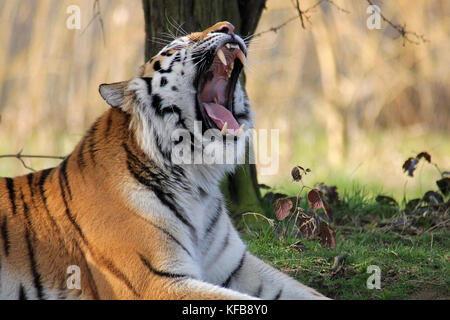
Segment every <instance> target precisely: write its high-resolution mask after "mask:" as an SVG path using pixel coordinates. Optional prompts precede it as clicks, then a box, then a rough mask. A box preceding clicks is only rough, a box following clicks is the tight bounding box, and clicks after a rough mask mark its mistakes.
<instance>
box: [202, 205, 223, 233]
mask: <svg viewBox="0 0 450 320" xmlns="http://www.w3.org/2000/svg"><path fill="white" fill-rule="evenodd" d="M222 209H223V208H222V201H220V200H219V201H218V205H217V209H216V214H215V215H214V217H213V218H212V220H211V222H210V223H209V225H208V227H207V228H206V235H208V234H209V233H210V232H211V231H213V229H214V227H215V226H216V224H217V221H219V218H220V216H221V215H222V212H223V210H222Z"/></svg>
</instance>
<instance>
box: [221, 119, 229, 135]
mask: <svg viewBox="0 0 450 320" xmlns="http://www.w3.org/2000/svg"><path fill="white" fill-rule="evenodd" d="M227 129H228V123H226V122H225V123H224V125H223V127H222V131H221V132H222V135H223V136H225V135H226V134H227V131H228V130H227Z"/></svg>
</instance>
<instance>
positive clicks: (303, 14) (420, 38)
mask: <svg viewBox="0 0 450 320" xmlns="http://www.w3.org/2000/svg"><path fill="white" fill-rule="evenodd" d="M291 1H292V4H293V6H294V8H295V10H296V11H297V15H296V16H294V17H291V18H289V19H287V20H286V21H284V22H283V23H281V24H279V25H277V26H275V27H271V28H269V29H267V30H264V31H261V32H258V33H255V34H253V35H251V36H249V37H247V38H246V40H248V39H253V38H257V37H259V36H261V35H263V34H266V33H268V32H275V33H277V32H278V31H279V30H280V29H281V28H283V27H285V26H286V25H287V24H289V23H291V22H292V21H294V20H297V19H298V18H299V19H300V23H301V26H302V28H303V29H306V27H305V21H307V22H309V23H311V20H310V16H308V15H307V13H308V12H310V11H312V10H313V9H315V8H316V7H317V6H319V5H320V4H321V3H322V2H324V1H325V2H327V3H329V4H330V5H333V6H334V7H335V8H336V9H337V10H339V11H341V12H344V13H350V11H348V10H346V9H344V8H342V7H340V6H338V5H337V4H336V3H335V2H334V1H333V0H319V1H318V2H316V3H315V4H314V5H312V6H311V7H309V8H308V9H306V10H302V9H301V8H300V0H291ZM366 1H367V2H368V3H369V4H370V5H374V3H373V2H372V0H366ZM379 14H380V17H381V19H382V20H383V21H385V22H386V23H388V24H389V25H390V26H391V27H392V28H394V30H396V31H397V32H398V33H399V34H400V36H401V37H402V38H403V45H405V43H406V42H410V43H413V44H416V45H418V44H419V43H420V42H422V43H425V42H429V40H428V39H426V38H425V36H424V35H422V34H418V33H417V32H414V31H410V30H407V29H406V25H403V26H402V25H399V24H395V23H393V22H392V21H391V20H389V19H388V18H386V16H384V15H383V14H382V13H381V12H379Z"/></svg>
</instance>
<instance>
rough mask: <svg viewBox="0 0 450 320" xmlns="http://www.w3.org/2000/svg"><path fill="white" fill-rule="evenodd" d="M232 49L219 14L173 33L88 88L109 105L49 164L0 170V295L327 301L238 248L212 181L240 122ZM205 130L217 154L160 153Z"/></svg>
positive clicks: (245, 135) (223, 167)
mask: <svg viewBox="0 0 450 320" xmlns="http://www.w3.org/2000/svg"><path fill="white" fill-rule="evenodd" d="M246 59H247V45H246V43H245V41H244V40H243V39H242V38H241V37H240V36H238V35H237V34H235V33H234V26H233V25H232V24H231V23H229V22H218V23H216V24H215V25H213V26H212V27H210V28H208V29H206V30H204V31H201V32H195V33H191V34H186V35H183V36H181V37H178V38H176V39H175V40H173V41H172V42H170V43H169V44H168V45H166V46H165V47H164V48H163V49H162V50H161V51H159V53H158V54H157V55H156V56H154V57H153V58H152V59H150V60H149V61H148V62H146V63H145V64H144V65H143V66H142V67H140V68H139V71H138V72H137V76H136V77H134V78H132V79H131V80H128V81H122V82H116V83H109V84H102V85H100V87H99V93H100V95H101V97H102V98H103V99H104V100H105V101H106V103H107V104H108V105H109V106H110V108H109V109H108V110H107V111H106V112H105V113H104V114H103V115H101V116H100V117H99V118H98V119H97V120H96V121H95V123H94V124H93V125H92V126H91V127H90V129H89V130H88V131H87V133H86V134H85V136H84V137H83V138H82V139H81V141H80V142H79V143H78V144H77V146H76V147H75V149H74V150H73V152H72V153H71V154H70V155H68V156H67V157H65V158H64V160H62V162H61V163H60V164H59V165H58V166H56V167H54V168H49V169H46V170H42V171H38V172H32V173H30V174H28V175H24V176H19V177H15V178H0V298H1V299H30V300H31V299H33V300H37V299H106V300H113V299H114V300H115V299H124V300H134V299H151V300H179V299H193V300H203V299H210V300H222V299H226V300H247V299H267V300H269V299H327V298H326V297H325V296H323V295H322V294H320V293H318V292H317V291H315V290H314V289H312V288H310V287H308V286H306V285H304V284H301V283H300V282H298V281H297V280H295V279H293V278H291V277H289V276H288V275H286V274H285V273H283V272H281V271H279V270H277V269H276V268H274V267H272V266H270V265H269V264H267V263H265V262H263V261H262V260H260V259H259V258H257V257H256V256H255V255H253V254H252V253H250V252H249V251H248V250H247V247H246V245H245V243H244V242H243V240H242V239H241V238H240V236H239V233H238V231H237V229H236V228H235V226H234V224H233V222H232V220H231V218H230V217H229V215H228V212H227V208H226V205H225V201H224V197H223V195H222V193H221V191H220V181H221V180H222V178H223V177H224V175H226V174H227V173H230V172H233V170H234V169H235V167H236V165H237V163H238V162H237V160H238V159H242V157H243V156H245V146H246V141H247V142H248V139H249V137H250V136H251V130H250V129H251V128H253V127H254V125H253V118H254V115H253V111H252V110H251V109H250V103H249V101H248V98H247V95H246V93H245V91H244V89H243V87H242V85H241V80H240V76H241V73H242V70H243V68H244V67H245V64H246ZM180 130H181V131H180ZM208 130H212V134H211V135H210V138H209V140H208V139H206V140H208V141H209V143H210V144H208V145H207V146H210V145H211V144H212V145H213V146H214V148H213V149H215V150H216V151H217V150H220V149H227V148H234V149H235V150H236V154H235V155H234V158H233V159H232V160H233V161H231V163H215V162H214V161H213V163H201V162H194V163H192V162H189V161H185V162H182V161H178V160H179V159H178V158H177V157H174V156H173V153H174V150H176V148H177V147H180V146H183V151H186V153H188V152H187V151H194V153H195V151H199V150H200V151H205V152H206V153H207V154H208V152H209V151H208V150H206V149H207V148H206V147H205V145H206V144H205V137H204V134H206V132H207V131H208ZM177 131H180V132H181V133H182V134H179V135H178V136H175V137H174V133H175V132H177ZM213 138H214V139H213ZM224 138H226V139H225V140H224ZM192 139H193V140H192ZM178 151H179V150H178ZM181 153H182V152H181ZM217 154H219V152H218V153H217ZM209 155H210V156H211V157H212V158H213V160H214V159H215V160H217V159H216V158H220V156H215V155H211V154H209ZM184 156H185V155H184ZM222 156H223V154H222ZM193 158H194V157H193V156H192V155H188V156H187V159H188V160H189V159H190V160H192V159H193ZM176 159H178V160H176Z"/></svg>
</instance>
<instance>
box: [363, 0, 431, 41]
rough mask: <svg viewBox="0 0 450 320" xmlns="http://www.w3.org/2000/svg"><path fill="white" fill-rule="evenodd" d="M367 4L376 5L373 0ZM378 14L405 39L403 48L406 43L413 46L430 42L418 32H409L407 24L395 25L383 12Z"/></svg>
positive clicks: (368, 0)
mask: <svg viewBox="0 0 450 320" xmlns="http://www.w3.org/2000/svg"><path fill="white" fill-rule="evenodd" d="M366 1H367V3H369V4H370V5H371V6H373V5H375V4H374V3H373V2H372V0H366ZM378 14H379V15H380V17H381V19H382V20H383V21H384V22H386V23H387V24H389V25H390V26H391V27H392V28H394V30H396V31H397V32H398V33H399V34H400V36H401V37H402V38H403V46H404V45H405V42H406V41H408V42H410V43H413V44H416V45H418V44H420V42H419V41H421V42H422V43H425V42H430V41H429V40H428V39H426V38H425V36H424V35H423V34H418V33H417V32H414V31H409V30H406V24H404V25H400V24H395V23H393V22H392V21H391V20H389V19H388V18H386V17H385V16H384V15H383V14H382V13H381V10H380V12H378ZM410 36H412V37H413V38H415V40H413V39H411V37H410Z"/></svg>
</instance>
